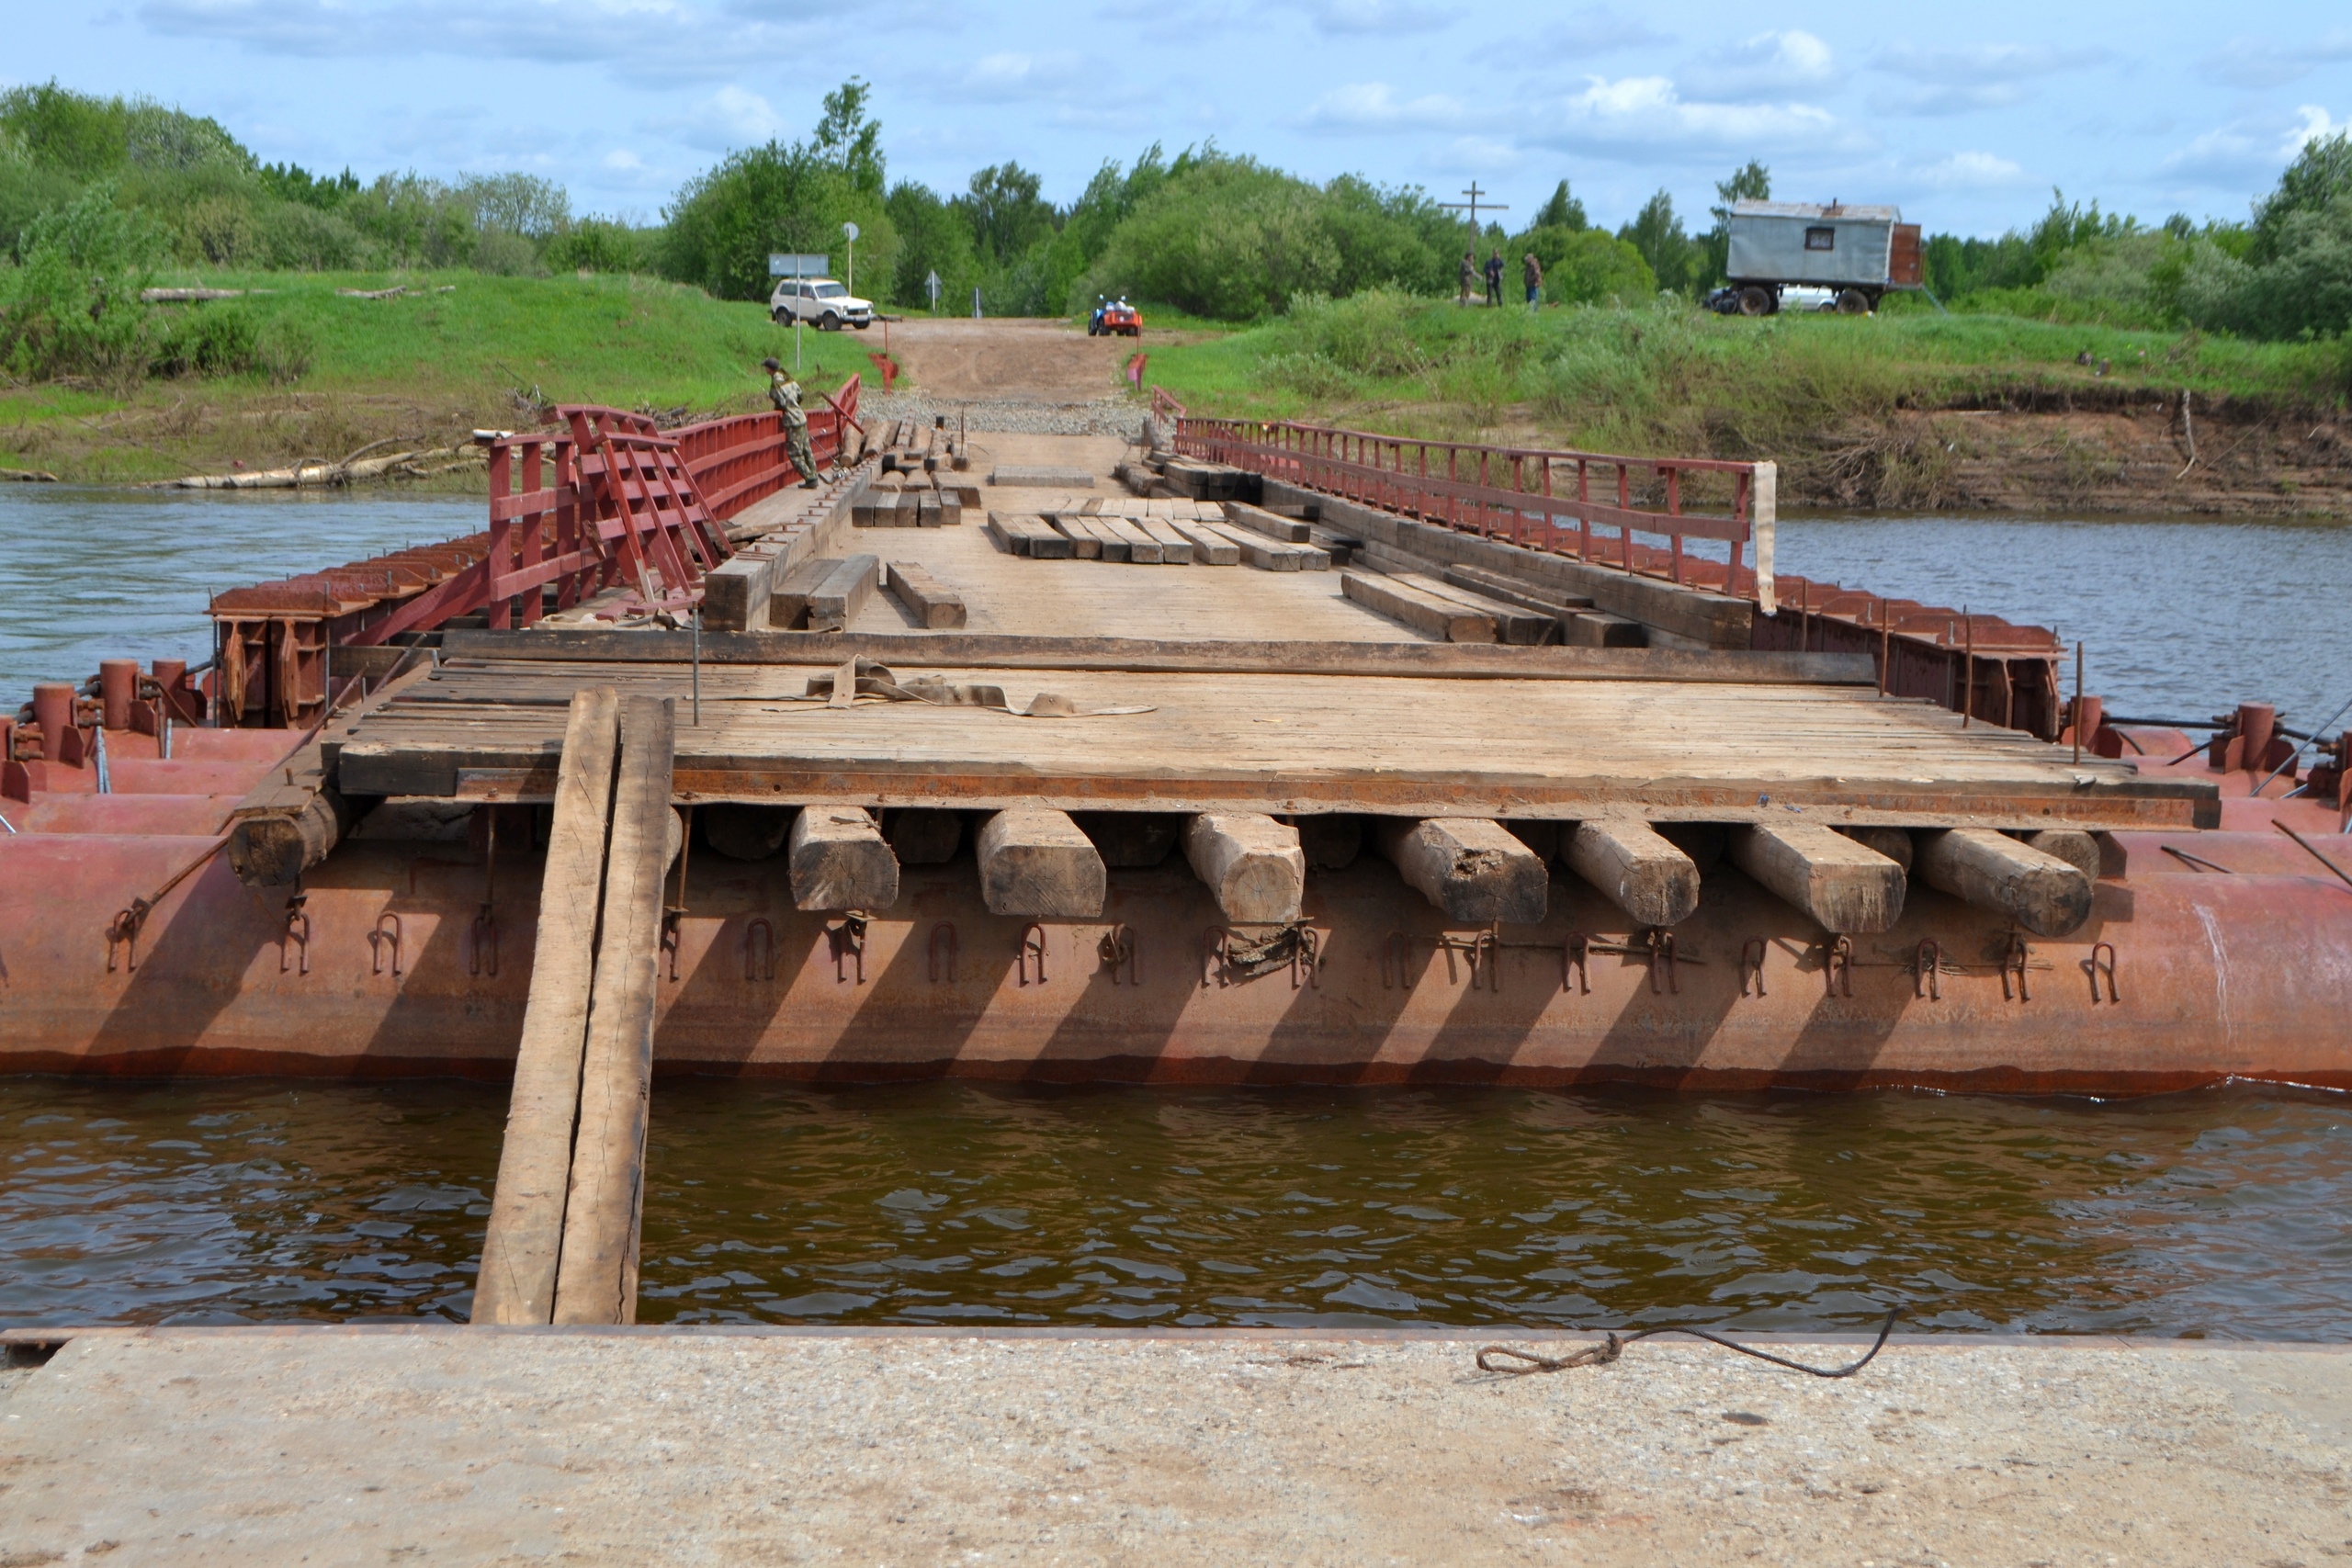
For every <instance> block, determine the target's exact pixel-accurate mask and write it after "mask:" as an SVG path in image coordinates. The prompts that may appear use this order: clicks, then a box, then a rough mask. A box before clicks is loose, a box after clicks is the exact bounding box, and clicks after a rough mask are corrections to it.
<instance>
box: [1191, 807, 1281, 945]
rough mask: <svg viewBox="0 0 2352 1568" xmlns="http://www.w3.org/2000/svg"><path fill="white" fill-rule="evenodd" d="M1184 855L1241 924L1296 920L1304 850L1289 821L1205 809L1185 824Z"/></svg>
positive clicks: (1226, 912)
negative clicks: (1206, 810) (1205, 810)
mask: <svg viewBox="0 0 2352 1568" xmlns="http://www.w3.org/2000/svg"><path fill="white" fill-rule="evenodd" d="M1184 858H1185V860H1186V861H1188V862H1189V863H1191V864H1192V867H1193V874H1194V875H1195V876H1198V877H1199V878H1200V879H1201V881H1202V882H1204V884H1206V885H1207V886H1208V889H1209V892H1210V893H1211V894H1212V895H1214V896H1215V897H1216V907H1217V908H1218V909H1220V910H1221V911H1223V912H1224V915H1225V918H1226V919H1228V920H1231V921H1233V922H1234V923H1236V924H1237V925H1262V924H1276V923H1279V924H1283V925H1287V924H1289V923H1290V922H1291V921H1293V920H1295V919H1298V914H1299V901H1300V899H1301V897H1303V896H1304V895H1305V893H1306V852H1305V851H1304V850H1303V849H1301V848H1300V846H1299V841H1298V829H1295V828H1294V827H1291V826H1290V825H1289V824H1288V823H1284V822H1277V821H1275V820H1274V819H1273V818H1271V817H1267V816H1263V815H1261V814H1260V813H1258V812H1254V811H1237V812H1203V813H1202V814H1201V815H1200V816H1198V817H1195V818H1192V819H1191V820H1189V821H1188V822H1186V823H1185V824H1184Z"/></svg>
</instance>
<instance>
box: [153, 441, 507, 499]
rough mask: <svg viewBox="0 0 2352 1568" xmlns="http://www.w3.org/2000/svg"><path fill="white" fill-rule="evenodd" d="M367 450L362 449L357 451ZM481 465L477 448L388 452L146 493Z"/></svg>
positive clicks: (303, 483) (166, 482) (335, 480)
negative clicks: (377, 455)
mask: <svg viewBox="0 0 2352 1568" xmlns="http://www.w3.org/2000/svg"><path fill="white" fill-rule="evenodd" d="M360 450H361V451H363V452H364V451H367V450H368V448H367V447H364V446H363V447H361V448H360ZM482 461H483V454H482V451H481V448H480V447H476V446H424V447H418V448H416V449H414V450H413V451H407V452H391V453H387V454H386V455H384V456H383V457H358V456H357V455H356V454H355V455H354V456H353V457H346V458H345V459H344V460H343V461H342V462H340V463H330V462H326V461H324V460H322V459H320V460H307V459H306V460H305V461H302V462H300V463H297V464H295V465H294V466H293V467H291V468H254V469H250V470H246V471H243V472H238V473H229V474H190V475H188V476H187V477H186V478H184V479H158V480H156V481H155V482H154V483H153V484H150V485H147V486H144V487H142V488H144V489H148V490H305V489H311V488H324V487H327V486H333V485H347V484H351V483H354V482H356V481H357V480H360V479H427V478H430V477H431V476H433V475H435V474H446V473H447V472H449V471H450V470H452V469H454V468H470V467H473V466H474V465H476V464H479V463H481V462H482Z"/></svg>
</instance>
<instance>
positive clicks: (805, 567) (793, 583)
mask: <svg viewBox="0 0 2352 1568" xmlns="http://www.w3.org/2000/svg"><path fill="white" fill-rule="evenodd" d="M841 564H842V563H841V559H840V558H839V557H830V556H817V557H811V558H809V559H808V560H804V561H802V562H801V563H800V564H799V565H798V566H796V567H794V568H793V569H792V570H789V571H787V572H786V573H785V574H784V576H783V578H782V579H781V580H779V581H777V583H776V585H775V591H774V592H772V593H770V594H769V596H768V622H769V625H770V626H774V627H775V628H776V629H778V630H782V631H798V630H799V629H800V628H801V627H802V626H805V625H806V624H807V622H808V619H809V595H811V594H813V593H814V592H817V589H818V588H819V586H820V585H821V584H822V583H823V582H824V581H825V579H826V578H828V577H831V575H832V573H833V569H834V568H836V567H838V566H840V565H841ZM442 635H443V637H444V638H445V640H446V638H447V635H448V634H447V633H446V632H445V633H443V634H442Z"/></svg>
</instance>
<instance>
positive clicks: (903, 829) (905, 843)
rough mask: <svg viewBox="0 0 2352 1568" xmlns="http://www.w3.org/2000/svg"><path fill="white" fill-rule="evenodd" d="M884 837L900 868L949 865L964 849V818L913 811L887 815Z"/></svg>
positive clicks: (953, 813) (950, 813)
mask: <svg viewBox="0 0 2352 1568" xmlns="http://www.w3.org/2000/svg"><path fill="white" fill-rule="evenodd" d="M882 837H883V838H884V839H886V840H888V841H889V845H890V852H891V853H892V854H894V855H896V856H897V857H898V859H899V864H900V865H945V864H946V863H948V862H949V861H951V860H954V859H955V858H956V851H957V850H959V849H961V848H963V846H964V814H963V813H962V812H960V811H930V810H925V809H923V808H922V807H909V808H908V809H906V810H903V811H892V812H888V813H886V814H885V815H884V817H883V818H882Z"/></svg>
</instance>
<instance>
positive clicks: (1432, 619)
mask: <svg viewBox="0 0 2352 1568" xmlns="http://www.w3.org/2000/svg"><path fill="white" fill-rule="evenodd" d="M1340 592H1341V593H1343V594H1345V595H1346V596H1347V597H1349V598H1351V599H1352V600H1354V601H1355V602H1356V603H1357V604H1362V605H1363V606H1364V607H1365V608H1366V609H1371V610H1377V611H1379V612H1380V613H1381V614H1382V615H1386V616H1387V617H1388V618H1389V619H1391V620H1394V621H1401V622H1403V623H1404V624H1405V625H1407V626H1411V627H1412V628H1414V629H1415V630H1416V631H1424V632H1428V633H1430V635H1431V636H1433V637H1443V638H1445V639H1446V640H1447V641H1448V642H1493V641H1494V640H1495V621H1494V617H1493V616H1491V615H1483V614H1481V613H1479V612H1478V611H1476V610H1473V609H1471V608H1470V607H1469V606H1468V605H1467V604H1460V603H1458V602H1456V601H1454V600H1452V599H1441V598H1439V597H1437V596H1436V595H1435V594H1431V593H1425V592H1421V591H1420V590H1419V589H1418V588H1414V587H1411V586H1409V585H1408V584H1406V583H1403V582H1400V581H1397V579H1395V578H1393V577H1383V576H1376V575H1374V574H1373V573H1371V572H1363V571H1356V570H1352V569H1351V570H1346V571H1342V572H1340Z"/></svg>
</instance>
